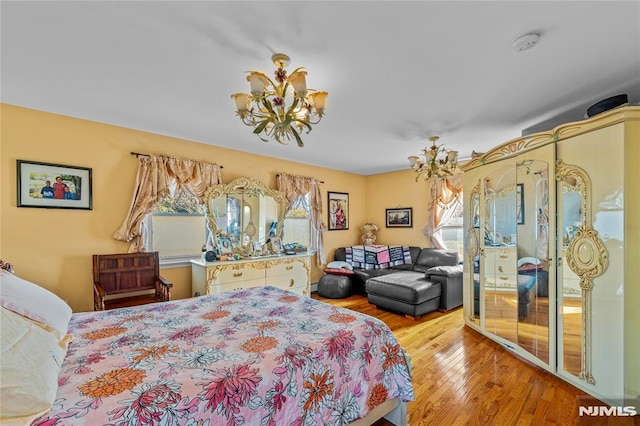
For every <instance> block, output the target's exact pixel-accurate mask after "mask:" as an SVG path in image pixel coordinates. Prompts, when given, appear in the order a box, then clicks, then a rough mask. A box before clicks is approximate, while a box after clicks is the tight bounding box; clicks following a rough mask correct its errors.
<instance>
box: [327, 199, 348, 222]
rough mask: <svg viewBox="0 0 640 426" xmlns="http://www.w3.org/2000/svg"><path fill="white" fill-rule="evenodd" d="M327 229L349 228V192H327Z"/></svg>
mask: <svg viewBox="0 0 640 426" xmlns="http://www.w3.org/2000/svg"><path fill="white" fill-rule="evenodd" d="M328 204H329V231H337V230H342V229H349V194H348V193H346V192H329V203H328Z"/></svg>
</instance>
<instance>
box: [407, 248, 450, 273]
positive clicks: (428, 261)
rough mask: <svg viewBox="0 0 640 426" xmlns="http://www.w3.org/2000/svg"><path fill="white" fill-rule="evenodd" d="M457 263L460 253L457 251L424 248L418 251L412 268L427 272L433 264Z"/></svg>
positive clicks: (446, 264) (448, 264)
mask: <svg viewBox="0 0 640 426" xmlns="http://www.w3.org/2000/svg"><path fill="white" fill-rule="evenodd" d="M458 263H460V255H458V252H457V251H451V250H440V249H434V248H424V249H422V250H421V251H420V254H419V255H418V259H416V262H415V263H414V265H413V270H414V271H418V272H427V271H428V270H429V269H430V268H432V267H434V266H453V265H457V264H458Z"/></svg>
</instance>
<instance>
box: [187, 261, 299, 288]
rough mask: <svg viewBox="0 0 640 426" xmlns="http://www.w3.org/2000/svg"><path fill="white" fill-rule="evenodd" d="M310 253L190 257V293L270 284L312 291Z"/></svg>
mask: <svg viewBox="0 0 640 426" xmlns="http://www.w3.org/2000/svg"><path fill="white" fill-rule="evenodd" d="M310 258H311V255H310V254H307V253H302V254H296V255H291V256H286V255H283V256H269V257H261V258H257V259H242V260H236V261H226V262H204V261H202V260H192V261H191V293H192V294H193V295H205V294H215V293H221V292H224V291H231V290H239V289H242V288H250V287H259V286H263V285H272V286H274V287H280V288H282V289H284V290H289V291H292V292H294V293H298V294H300V295H302V296H307V297H309V296H310V295H311V266H310Z"/></svg>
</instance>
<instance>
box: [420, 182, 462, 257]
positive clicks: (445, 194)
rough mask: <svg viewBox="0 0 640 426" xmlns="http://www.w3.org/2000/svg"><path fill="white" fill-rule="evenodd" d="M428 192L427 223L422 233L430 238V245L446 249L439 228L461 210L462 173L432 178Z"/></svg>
mask: <svg viewBox="0 0 640 426" xmlns="http://www.w3.org/2000/svg"><path fill="white" fill-rule="evenodd" d="M430 194H431V200H430V201H429V209H428V211H427V225H426V226H425V227H424V229H423V233H424V235H426V236H427V237H429V238H430V239H431V246H432V247H434V248H437V249H445V250H446V248H447V246H446V244H445V243H444V240H443V239H442V232H440V230H441V229H442V227H443V226H444V225H445V224H446V223H447V222H448V221H449V219H451V218H452V217H454V216H456V215H459V214H460V212H461V210H462V173H456V174H454V175H453V176H450V177H447V178H445V179H432V181H431V191H430Z"/></svg>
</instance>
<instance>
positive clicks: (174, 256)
mask: <svg viewBox="0 0 640 426" xmlns="http://www.w3.org/2000/svg"><path fill="white" fill-rule="evenodd" d="M174 191H175V188H172V191H171V192H172V193H174ZM142 226H143V235H144V241H145V243H144V245H145V247H146V250H147V251H157V252H158V253H159V255H160V262H161V264H162V265H163V266H166V265H168V264H176V265H178V264H180V263H184V262H185V261H188V260H190V259H193V258H196V257H199V256H200V255H201V254H202V246H203V245H204V244H206V242H207V241H208V238H209V228H208V227H207V220H206V217H205V209H204V205H202V204H198V200H197V199H196V197H195V196H194V195H192V194H191V193H189V191H186V190H181V191H178V192H177V193H174V194H173V195H170V196H168V197H165V198H164V199H163V200H161V201H160V202H158V203H157V204H156V205H155V207H154V209H153V210H152V212H151V213H149V214H148V215H147V217H146V218H145V219H144V221H143V225H142ZM180 266H182V265H180Z"/></svg>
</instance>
